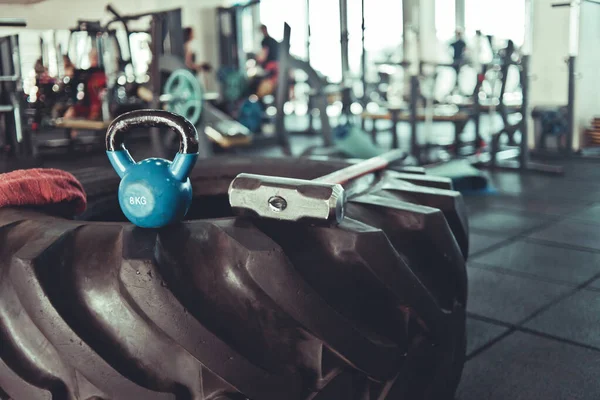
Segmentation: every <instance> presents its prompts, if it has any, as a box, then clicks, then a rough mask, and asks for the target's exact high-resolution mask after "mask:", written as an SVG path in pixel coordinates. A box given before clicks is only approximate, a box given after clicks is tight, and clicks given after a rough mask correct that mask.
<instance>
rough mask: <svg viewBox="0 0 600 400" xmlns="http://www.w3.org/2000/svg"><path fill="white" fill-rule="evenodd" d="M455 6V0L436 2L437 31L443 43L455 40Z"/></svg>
mask: <svg viewBox="0 0 600 400" xmlns="http://www.w3.org/2000/svg"><path fill="white" fill-rule="evenodd" d="M480 2H481V1H480ZM455 6H456V4H455V0H435V30H436V33H437V38H438V40H440V41H441V42H448V41H450V40H451V39H452V38H454V32H455V31H456V18H455V15H456V12H455Z"/></svg>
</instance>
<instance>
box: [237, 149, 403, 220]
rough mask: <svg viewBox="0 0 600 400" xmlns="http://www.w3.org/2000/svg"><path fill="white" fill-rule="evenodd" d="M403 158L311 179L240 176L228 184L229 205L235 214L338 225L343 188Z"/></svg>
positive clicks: (392, 154) (391, 155)
mask: <svg viewBox="0 0 600 400" xmlns="http://www.w3.org/2000/svg"><path fill="white" fill-rule="evenodd" d="M406 156H407V155H406V153H405V152H403V151H401V150H392V151H389V152H387V153H384V154H382V155H380V156H377V157H373V158H369V159H368V160H365V161H361V162H359V163H358V164H354V165H351V166H349V167H346V168H343V169H340V170H338V171H335V172H332V173H330V174H328V175H325V176H322V177H320V178H317V179H313V180H304V179H293V178H281V177H277V176H266V175H255V174H243V173H242V174H239V175H238V176H236V177H235V179H234V180H233V181H232V182H231V184H230V185H229V204H230V205H231V208H232V209H233V211H234V212H235V213H236V214H238V215H252V216H258V217H260V218H268V219H276V220H281V221H306V222H313V223H314V222H317V223H340V222H342V220H343V219H344V211H345V205H346V192H345V190H344V188H343V187H342V185H343V184H344V183H347V182H349V181H351V180H354V179H356V178H359V177H361V176H363V175H366V174H369V173H371V172H375V171H378V170H382V169H384V168H386V167H387V166H388V165H390V164H391V163H393V162H395V161H398V160H402V159H404V158H406Z"/></svg>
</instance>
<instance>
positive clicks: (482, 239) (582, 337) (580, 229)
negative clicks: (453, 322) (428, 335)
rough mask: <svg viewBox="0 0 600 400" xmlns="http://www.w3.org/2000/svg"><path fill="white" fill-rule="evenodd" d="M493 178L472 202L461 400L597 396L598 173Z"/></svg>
mask: <svg viewBox="0 0 600 400" xmlns="http://www.w3.org/2000/svg"><path fill="white" fill-rule="evenodd" d="M560 164H561V165H564V166H565V169H566V174H565V176H564V177H549V176H543V175H537V174H529V175H519V174H516V173H506V172H505V173H493V174H489V177H490V182H491V183H492V184H493V186H494V187H495V188H496V189H497V190H498V191H499V192H500V193H499V194H498V195H495V196H486V197H466V198H465V201H466V203H467V205H468V209H469V216H470V219H469V223H470V229H471V235H470V236H471V237H470V239H471V251H470V254H471V255H470V258H469V262H468V273H469V300H468V308H467V310H468V315H469V319H468V334H469V340H468V359H469V360H468V362H467V364H466V366H465V370H464V373H463V379H462V383H461V386H460V388H459V390H458V393H457V398H458V399H459V400H471V399H473V400H481V399H489V400H494V399H512V400H517V399H527V400H529V399H547V400H549V399H598V398H600V381H599V380H598V375H599V374H600V268H599V266H600V229H598V223H599V222H600V183H598V182H599V178H600V169H599V168H598V167H597V163H595V162H592V161H584V160H577V161H567V162H565V161H562V162H561V163H560Z"/></svg>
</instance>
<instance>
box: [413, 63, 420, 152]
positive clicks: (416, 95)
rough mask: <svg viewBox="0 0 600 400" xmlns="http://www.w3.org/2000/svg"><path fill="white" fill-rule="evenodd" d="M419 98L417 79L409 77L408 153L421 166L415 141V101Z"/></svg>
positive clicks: (414, 76) (417, 144)
mask: <svg viewBox="0 0 600 400" xmlns="http://www.w3.org/2000/svg"><path fill="white" fill-rule="evenodd" d="M418 98H419V77H418V76H416V75H413V76H411V77H410V152H411V154H412V156H413V157H415V158H416V160H417V162H418V163H419V164H421V148H420V147H419V143H418V141H417V100H418Z"/></svg>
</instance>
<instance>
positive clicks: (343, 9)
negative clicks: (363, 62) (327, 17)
mask: <svg viewBox="0 0 600 400" xmlns="http://www.w3.org/2000/svg"><path fill="white" fill-rule="evenodd" d="M340 42H341V47H342V84H343V85H345V84H346V83H347V82H346V81H347V80H348V72H349V71H350V62H349V60H348V42H349V39H348V0H340Z"/></svg>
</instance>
